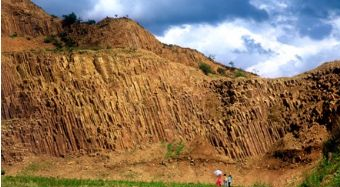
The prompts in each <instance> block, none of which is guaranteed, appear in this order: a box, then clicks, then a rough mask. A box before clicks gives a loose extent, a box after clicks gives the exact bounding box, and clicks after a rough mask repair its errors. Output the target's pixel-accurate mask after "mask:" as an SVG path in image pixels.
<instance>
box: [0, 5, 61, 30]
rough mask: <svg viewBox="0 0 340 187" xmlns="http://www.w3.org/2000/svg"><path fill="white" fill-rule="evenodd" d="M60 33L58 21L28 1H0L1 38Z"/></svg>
mask: <svg viewBox="0 0 340 187" xmlns="http://www.w3.org/2000/svg"><path fill="white" fill-rule="evenodd" d="M60 31H61V24H60V20H59V19H57V18H53V17H52V16H50V15H48V14H47V13H46V12H45V11H43V10H42V9H41V8H39V7H38V6H36V5H35V4H33V3H32V2H31V1H30V0H3V1H1V36H11V35H18V36H33V37H36V36H42V35H51V34H57V33H59V32H60Z"/></svg>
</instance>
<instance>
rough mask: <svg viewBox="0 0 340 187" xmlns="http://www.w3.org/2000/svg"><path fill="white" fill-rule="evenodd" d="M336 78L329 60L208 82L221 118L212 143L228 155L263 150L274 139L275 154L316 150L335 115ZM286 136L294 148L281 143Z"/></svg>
mask: <svg viewBox="0 0 340 187" xmlns="http://www.w3.org/2000/svg"><path fill="white" fill-rule="evenodd" d="M339 80H340V64H339V62H334V63H329V64H325V65H323V67H320V68H319V69H318V70H315V71H314V72H310V73H307V74H305V75H301V76H298V77H294V78H285V79H251V80H250V79H243V80H239V81H237V80H232V81H213V82H212V83H211V84H212V89H213V90H214V91H215V92H216V93H218V94H219V95H220V100H221V103H223V108H224V110H223V116H224V118H223V119H221V121H220V122H219V124H220V127H219V128H218V129H216V131H215V132H214V133H211V134H214V137H211V142H213V143H214V145H215V146H216V147H217V148H218V149H219V150H220V152H221V153H223V152H224V153H225V154H227V155H229V156H230V157H231V158H246V157H250V156H255V155H259V154H262V153H265V152H267V151H268V150H269V149H270V148H271V147H273V144H274V143H276V142H277V141H278V140H282V141H279V142H277V147H276V150H275V148H274V150H271V151H273V152H274V153H275V152H276V151H278V152H280V151H289V150H294V149H296V150H299V151H302V152H304V153H306V154H308V153H310V152H311V150H313V149H320V148H321V147H322V143H323V142H324V141H325V140H326V139H327V138H328V137H327V129H328V130H329V129H331V128H332V126H333V125H335V124H334V123H335V121H334V116H336V115H340V111H339V110H340V107H339V106H340V81H339ZM286 135H287V136H292V137H294V141H293V144H294V145H293V147H290V146H289V144H290V143H292V141H288V143H287V145H284V144H285V143H284V142H285V141H284V140H285V136H286ZM223 139H224V141H221V140H223ZM280 143H281V144H280ZM294 146H295V147H294Z"/></svg>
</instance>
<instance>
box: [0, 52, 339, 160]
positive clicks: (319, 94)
mask: <svg viewBox="0 0 340 187" xmlns="http://www.w3.org/2000/svg"><path fill="white" fill-rule="evenodd" d="M339 70H340V65H339V63H332V64H331V65H328V66H327V67H325V68H323V69H322V70H320V71H316V72H314V73H310V74H307V75H303V76H301V77H298V78H291V79H274V80H267V79H259V78H258V79H236V80H235V79H234V80H229V79H223V80H212V79H211V78H210V77H208V76H205V75H203V73H202V72H200V70H198V69H196V68H193V67H190V66H187V65H183V64H179V63H174V62H171V61H168V60H165V59H163V58H161V57H159V56H157V55H155V54H153V53H151V52H148V51H145V50H136V51H131V50H129V49H112V50H102V51H79V52H72V53H68V52H65V53H64V52H60V53H53V52H43V53H31V52H17V53H6V54H3V55H2V137H3V139H2V149H3V154H2V159H3V161H5V162H11V161H15V160H20V159H22V158H23V156H25V155H27V154H29V153H34V154H48V155H53V156H65V155H67V154H72V153H91V152H97V151H101V150H116V151H117V150H127V149H132V148H135V147H138V146H143V145H147V144H150V143H151V144H152V143H156V142H160V141H170V142H171V141H173V140H183V141H185V142H190V141H192V140H195V139H197V138H200V139H201V138H203V139H205V140H207V141H208V142H210V144H211V145H212V146H213V147H214V148H215V149H216V150H217V151H218V152H219V153H220V154H223V155H226V156H228V157H229V158H230V159H234V160H238V159H244V158H250V157H253V156H258V155H263V154H265V153H266V152H268V151H269V150H271V149H272V147H273V145H274V144H275V143H276V142H280V141H278V140H282V139H284V138H285V137H286V136H287V135H290V134H292V135H293V136H294V138H295V139H294V140H296V141H297V142H299V144H298V146H300V147H297V148H294V150H295V149H298V150H299V151H301V152H303V153H305V152H306V149H308V150H309V149H312V150H313V149H315V150H319V149H320V146H321V143H322V141H323V140H325V139H326V138H327V127H329V126H328V125H330V124H331V120H332V119H331V116H332V115H333V114H336V113H338V112H339V109H338V106H339V96H340V93H339V87H340V85H339V81H338V80H339V79H340V73H339ZM315 130H317V131H319V132H320V133H319V134H320V135H321V137H318V136H313V137H310V136H309V135H310V134H311V133H315ZM308 133H309V134H308ZM325 135H326V136H325ZM282 144H283V143H282ZM291 149H292V148H290V147H288V148H287V146H286V145H281V147H280V148H279V149H278V150H275V151H283V152H284V151H290V150H291ZM306 154H307V153H306Z"/></svg>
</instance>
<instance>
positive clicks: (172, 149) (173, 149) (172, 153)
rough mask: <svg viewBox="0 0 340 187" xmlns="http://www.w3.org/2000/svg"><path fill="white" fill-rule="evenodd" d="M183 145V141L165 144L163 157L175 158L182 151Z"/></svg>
mask: <svg viewBox="0 0 340 187" xmlns="http://www.w3.org/2000/svg"><path fill="white" fill-rule="evenodd" d="M184 148H185V145H184V144H183V142H179V143H173V144H172V143H169V144H167V146H166V153H165V158H177V157H179V155H180V154H181V153H182V152H183V150H184Z"/></svg>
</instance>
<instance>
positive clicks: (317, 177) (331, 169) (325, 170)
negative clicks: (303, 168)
mask: <svg viewBox="0 0 340 187" xmlns="http://www.w3.org/2000/svg"><path fill="white" fill-rule="evenodd" d="M320 186H323V187H336V186H340V155H339V154H338V155H335V156H334V157H333V159H332V161H331V162H329V161H328V160H327V159H325V158H324V159H323V160H322V161H321V162H320V164H319V166H318V167H317V168H316V169H315V170H314V171H312V173H311V174H310V175H309V176H307V177H306V178H305V180H304V181H303V182H302V184H300V185H299V187H320Z"/></svg>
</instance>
